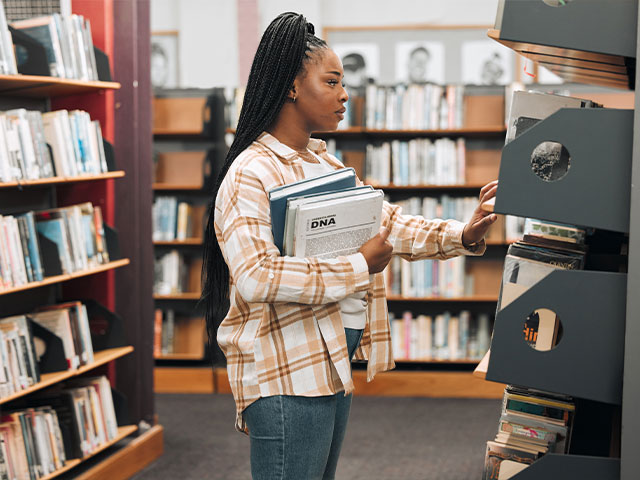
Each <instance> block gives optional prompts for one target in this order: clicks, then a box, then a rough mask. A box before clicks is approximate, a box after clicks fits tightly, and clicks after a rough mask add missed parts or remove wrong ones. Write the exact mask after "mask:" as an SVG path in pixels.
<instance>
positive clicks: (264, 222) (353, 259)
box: [216, 159, 369, 304]
mask: <svg viewBox="0 0 640 480" xmlns="http://www.w3.org/2000/svg"><path fill="white" fill-rule="evenodd" d="M238 160H239V159H236V162H238ZM234 167H236V165H234ZM258 167H259V165H258V166H256V167H252V166H251V165H248V164H245V165H244V166H243V168H233V167H232V169H231V170H230V171H229V172H228V173H227V175H226V177H225V179H224V182H223V184H222V185H221V188H220V191H219V193H218V197H217V199H216V234H217V238H218V243H219V244H220V248H221V250H222V253H223V256H224V258H225V260H226V262H227V265H228V266H229V272H230V275H231V278H232V280H233V282H234V283H235V286H236V288H237V290H238V292H239V294H240V295H241V296H242V298H244V299H245V301H247V302H257V303H276V302H295V303H303V304H326V303H331V302H337V301H339V300H341V299H343V298H345V297H346V296H348V295H350V294H352V293H355V292H358V291H363V290H367V289H368V288H369V271H368V266H367V263H366V261H364V257H363V256H362V254H360V253H356V254H353V255H349V256H342V257H337V258H335V259H317V258H296V257H289V256H280V252H279V250H278V248H277V247H276V246H275V244H274V243H273V235H272V232H271V216H270V207H269V199H268V193H267V191H266V189H265V188H264V184H263V182H262V178H264V176H265V172H261V171H260V168H258Z"/></svg>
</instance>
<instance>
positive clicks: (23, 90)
mask: <svg viewBox="0 0 640 480" xmlns="http://www.w3.org/2000/svg"><path fill="white" fill-rule="evenodd" d="M119 88H120V84H119V83H117V82H99V81H83V80H72V79H68V78H57V77H45V76H39V75H0V95H16V96H22V97H38V98H44V97H61V96H66V95H76V94H82V93H90V92H99V91H101V90H118V89H119Z"/></svg>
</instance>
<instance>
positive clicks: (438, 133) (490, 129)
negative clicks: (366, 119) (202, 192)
mask: <svg viewBox="0 0 640 480" xmlns="http://www.w3.org/2000/svg"><path fill="white" fill-rule="evenodd" d="M226 132H227V133H233V134H235V129H234V128H228V129H227V130H226ZM506 133H507V129H506V127H505V126H504V125H488V126H485V127H474V128H455V129H442V130H440V129H436V130H389V129H373V128H366V127H350V128H345V129H343V130H332V131H321V132H313V133H312V136H319V137H362V136H372V137H450V136H460V137H475V136H487V135H490V136H498V135H505V134H506Z"/></svg>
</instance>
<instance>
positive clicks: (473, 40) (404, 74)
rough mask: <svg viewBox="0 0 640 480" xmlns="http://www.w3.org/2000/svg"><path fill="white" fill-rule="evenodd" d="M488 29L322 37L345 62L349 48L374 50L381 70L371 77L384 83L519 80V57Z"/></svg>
mask: <svg viewBox="0 0 640 480" xmlns="http://www.w3.org/2000/svg"><path fill="white" fill-rule="evenodd" d="M489 28H491V27H490V26H439V25H409V26H373V27H365V26H358V27H325V28H324V30H323V38H324V39H325V40H326V41H327V43H328V44H329V46H330V47H331V48H333V49H334V50H335V51H336V53H337V54H338V55H339V56H340V57H341V58H343V47H344V46H345V45H349V44H351V45H368V46H369V48H372V47H375V48H376V51H377V56H378V66H379V72H378V75H377V76H376V77H372V78H375V79H376V83H378V84H380V85H394V84H397V83H409V82H417V83H422V82H435V83H439V84H461V83H466V84H470V83H473V84H478V85H505V84H508V83H510V82H512V81H519V80H521V74H520V72H519V71H518V69H519V65H520V64H519V60H518V59H517V56H516V54H515V53H514V52H513V51H512V50H511V49H509V48H507V47H505V46H503V45H500V44H499V43H497V42H495V41H493V40H491V39H489V38H488V37H487V30H488V29H489ZM472 54H473V57H471V56H470V55H472ZM350 61H351V60H350ZM346 69H347V66H346V65H345V70H346ZM345 77H346V71H345Z"/></svg>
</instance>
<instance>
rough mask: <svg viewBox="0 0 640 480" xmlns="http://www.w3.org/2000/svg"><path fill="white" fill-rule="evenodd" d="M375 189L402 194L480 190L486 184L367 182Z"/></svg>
mask: <svg viewBox="0 0 640 480" xmlns="http://www.w3.org/2000/svg"><path fill="white" fill-rule="evenodd" d="M366 183H367V185H371V186H373V187H375V188H379V189H381V190H384V191H385V192H402V191H405V190H407V191H412V190H428V191H429V190H437V191H440V190H480V189H481V188H482V187H484V185H485V184H471V183H469V184H455V185H394V184H388V185H376V184H375V183H372V182H366Z"/></svg>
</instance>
